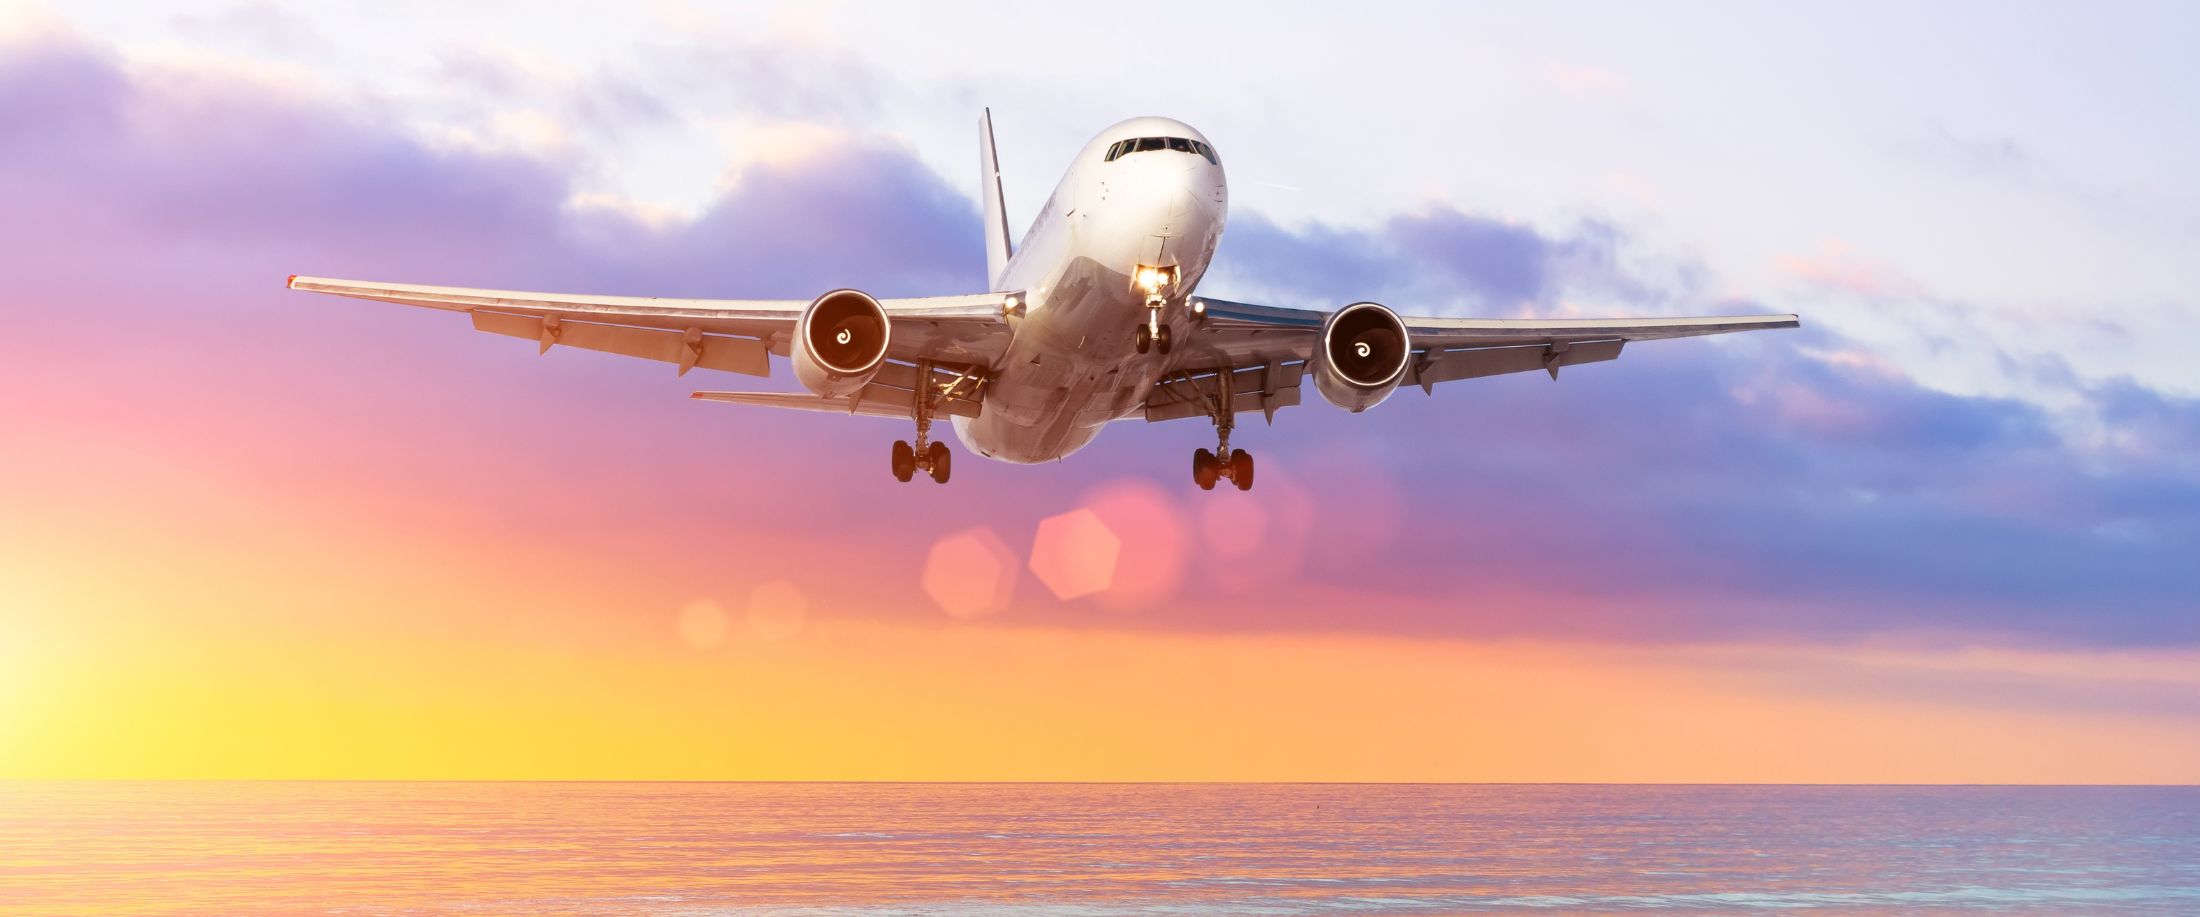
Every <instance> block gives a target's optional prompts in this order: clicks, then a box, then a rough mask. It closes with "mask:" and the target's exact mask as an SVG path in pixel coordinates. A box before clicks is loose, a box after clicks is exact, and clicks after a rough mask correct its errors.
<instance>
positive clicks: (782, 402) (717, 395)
mask: <svg viewBox="0 0 2200 917" xmlns="http://www.w3.org/2000/svg"><path fill="white" fill-rule="evenodd" d="M688 397H690V398H694V399H695V400H697V401H717V402H721V403H725V404H746V405H753V406H756V407H766V408H785V409H788V410H795V411H818V412H823V413H830V414H860V415H862V416H865V417H894V418H899V419H902V420H908V419H910V418H912V417H915V416H916V408H915V399H914V396H913V394H912V393H911V392H910V391H909V390H907V389H900V388H895V387H893V386H890V385H880V384H879V383H876V382H873V383H871V384H870V385H866V386H864V387H863V391H862V393H861V394H860V395H859V396H858V397H855V398H824V397H820V396H817V395H812V394H809V393H807V392H696V393H695V394H693V395H690V396H688ZM978 409H979V404H978V403H977V402H976V401H971V400H967V399H961V398H955V399H942V400H941V401H940V403H939V404H938V406H937V407H936V408H935V410H936V411H938V412H939V413H941V414H946V415H949V416H953V417H976V416H978Z"/></svg>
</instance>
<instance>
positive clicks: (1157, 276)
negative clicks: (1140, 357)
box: [1131, 265, 1176, 353]
mask: <svg viewBox="0 0 2200 917" xmlns="http://www.w3.org/2000/svg"><path fill="white" fill-rule="evenodd" d="M1131 280H1132V283H1133V285H1134V288H1135V289H1136V290H1138V291H1141V292H1144V293H1145V294H1146V323H1145V324H1143V325H1140V326H1138V330H1137V331H1136V332H1135V333H1134V336H1133V338H1132V343H1134V344H1136V345H1137V346H1138V352H1139V353H1145V352H1146V351H1148V350H1151V349H1153V348H1155V347H1159V348H1161V352H1162V353H1168V352H1169V326H1168V325H1165V324H1162V322H1161V310H1162V309H1163V308H1164V307H1166V306H1167V305H1168V304H1169V297H1168V295H1167V294H1165V293H1163V292H1162V291H1163V290H1166V289H1168V287H1169V285H1170V284H1173V283H1175V282H1176V268H1173V267H1147V266H1145V265H1139V266H1138V269H1137V270H1136V271H1135V272H1133V274H1132V275H1131Z"/></svg>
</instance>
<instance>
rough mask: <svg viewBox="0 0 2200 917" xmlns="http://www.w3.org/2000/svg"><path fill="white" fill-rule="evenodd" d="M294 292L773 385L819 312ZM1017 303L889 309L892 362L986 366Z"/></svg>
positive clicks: (313, 282)
mask: <svg viewBox="0 0 2200 917" xmlns="http://www.w3.org/2000/svg"><path fill="white" fill-rule="evenodd" d="M289 285H290V288H291V289H294V290H305V291H309V292H315V293H328V294H331V295H335V296H346V297H350V298H353V299H368V300H376V301H380V302H389V303H397V304H399V305H407V306H420V307H424V308H430V309H443V310H447V311H452V312H465V313H469V314H471V315H472V316H473V323H474V327H475V329H476V330H480V331H487V332H491V333H494V334H502V335H508V336H512V337H521V338H529V339H533V340H536V341H537V342H538V343H539V344H540V346H541V347H542V349H544V350H548V349H549V348H551V347H552V346H556V345H561V344H562V345H565V346H570V347H579V348H582V349H587V350H600V351H604V352H607V353H617V354H623V355H626V356H633V357H641V358H644V359H652V360H661V361H664V362H668V363H674V364H677V365H678V366H679V367H680V371H681V372H683V373H685V372H686V371H687V370H688V369H689V368H691V367H694V366H702V367H705V368H708V369H722V370H726V371H728V372H737V373H745V374H748V375H757V376H762V375H767V374H768V373H769V364H770V361H769V359H768V358H767V355H768V354H775V353H776V354H779V355H781V356H785V355H786V354H787V348H788V342H789V340H790V339H791V336H792V335H793V331H794V325H795V322H796V320H797V319H799V318H801V316H802V312H803V310H804V309H806V308H808V307H809V305H810V303H809V301H807V300H793V299H749V300H741V299H671V298H659V297H642V296H598V295H591V294H572V293H536V292H527V291H519V290H483V289H472V288H467V287H441V286H424V285H418V284H394V283H378V282H369V281H357V280H334V279H329V278H323V277H292V278H290V284H289ZM1011 296H1013V294H1003V293H982V294H973V295H968V296H938V297H927V298H919V299H882V300H879V304H880V305H881V306H882V307H883V308H884V309H885V310H886V312H887V315H888V317H889V319H890V320H891V322H892V333H891V336H890V342H889V344H888V349H887V357H888V358H890V359H896V360H904V361H908V362H912V363H914V362H918V361H924V360H929V361H935V362H943V363H954V364H963V365H975V366H984V365H990V364H991V363H992V362H994V361H995V360H996V359H997V358H998V357H999V356H1000V354H1001V353H1002V351H1004V350H1005V349H1006V348H1007V346H1008V338H1009V331H1008V325H1007V324H1006V322H1004V321H1003V319H1002V309H1003V306H1004V304H1005V302H1006V301H1007V300H1008V298H1009V297H1011Z"/></svg>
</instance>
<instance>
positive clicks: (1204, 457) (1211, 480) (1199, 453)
mask: <svg viewBox="0 0 2200 917" xmlns="http://www.w3.org/2000/svg"><path fill="white" fill-rule="evenodd" d="M1225 456H1226V457H1225ZM1223 478H1228V479H1230V483H1232V484H1236V485H1237V489H1239V490H1252V489H1253V454H1252V453H1250V452H1247V451H1245V450H1243V449H1229V448H1225V449H1223V451H1222V454H1221V455H1217V454H1216V453H1213V452H1209V451H1207V450H1205V449H1194V450H1192V483H1195V484H1198V485H1199V489H1200V490H1213V489H1215V482H1216V481H1218V480H1221V479H1223Z"/></svg>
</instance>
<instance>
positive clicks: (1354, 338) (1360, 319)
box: [1312, 302, 1413, 414]
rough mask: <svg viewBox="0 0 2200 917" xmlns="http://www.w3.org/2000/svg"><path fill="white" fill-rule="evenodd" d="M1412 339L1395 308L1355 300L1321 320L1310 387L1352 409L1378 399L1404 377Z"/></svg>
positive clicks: (1347, 408)
mask: <svg viewBox="0 0 2200 917" xmlns="http://www.w3.org/2000/svg"><path fill="white" fill-rule="evenodd" d="M1412 356H1413V342H1412V341H1411V340H1410V339H1409V336H1408V335H1407V333H1406V323H1405V322H1403V321H1400V320H1399V319H1398V313H1396V312H1392V311H1390V310H1389V309H1387V308H1385V307H1383V306H1381V305H1378V304H1376V303H1371V302H1356V303H1353V304H1352V305H1349V306H1346V307H1344V308H1342V309H1338V310H1337V311H1335V312H1332V313H1330V315H1329V317H1328V318H1327V319H1324V320H1323V321H1322V336H1321V340H1320V341H1319V342H1317V343H1316V345H1315V347H1314V359H1313V361H1312V362H1313V373H1314V389H1315V390H1316V391H1318V392H1321V393H1322V398H1323V399H1324V400H1326V401H1328V402H1329V403H1330V404H1334V405H1336V406H1338V407H1340V408H1343V409H1345V410H1347V411H1351V412H1353V413H1355V414H1357V413H1359V412H1361V411H1365V410H1367V409H1368V408H1371V407H1374V406H1376V405H1378V404H1381V403H1382V401H1383V399H1385V398H1388V397H1390V393H1391V392H1394V391H1397V390H1398V383H1399V382H1402V381H1404V380H1405V377H1406V361H1407V360H1409V359H1411V358H1412Z"/></svg>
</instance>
